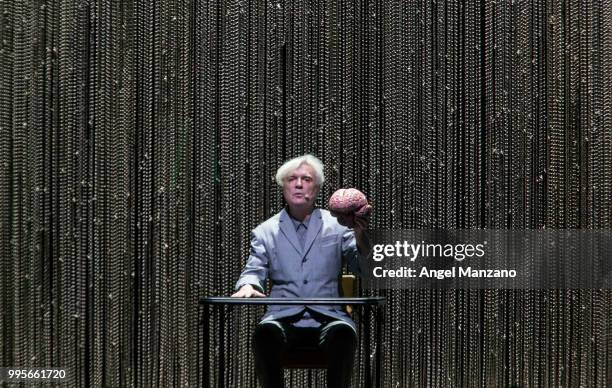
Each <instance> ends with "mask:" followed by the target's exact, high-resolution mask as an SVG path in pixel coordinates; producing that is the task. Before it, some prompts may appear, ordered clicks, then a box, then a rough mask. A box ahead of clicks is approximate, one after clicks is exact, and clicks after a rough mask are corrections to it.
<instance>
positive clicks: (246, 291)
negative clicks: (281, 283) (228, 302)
mask: <svg viewBox="0 0 612 388" xmlns="http://www.w3.org/2000/svg"><path fill="white" fill-rule="evenodd" d="M252 297H258V298H265V297H266V295H265V294H262V293H261V292H259V291H257V290H256V289H255V288H253V286H252V285H250V284H245V285H244V286H242V287H241V288H240V289H239V290H238V291H236V292H235V293H234V294H233V295H232V298H252Z"/></svg>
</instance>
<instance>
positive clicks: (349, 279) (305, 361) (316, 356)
mask: <svg viewBox="0 0 612 388" xmlns="http://www.w3.org/2000/svg"><path fill="white" fill-rule="evenodd" d="M338 285H339V287H338V288H339V290H338V292H339V294H340V296H341V297H346V298H350V297H354V296H355V295H356V294H357V279H356V278H355V275H342V279H340V281H339V282H338ZM345 308H346V312H347V313H348V314H349V315H351V314H352V312H353V308H352V306H345ZM327 361H328V360H327V353H325V352H324V351H322V350H320V349H318V348H317V347H299V348H295V349H291V350H290V351H286V352H284V353H283V354H282V355H281V366H282V367H283V368H287V369H325V368H327Z"/></svg>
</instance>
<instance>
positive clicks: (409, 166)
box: [0, 0, 612, 387]
mask: <svg viewBox="0 0 612 388" xmlns="http://www.w3.org/2000/svg"><path fill="white" fill-rule="evenodd" d="M611 34H612V4H611V3H610V1H608V0H599V1H582V2H581V1H542V0H532V1H516V0H515V1H480V2H476V1H447V2H444V1H384V2H383V1H360V0H356V1H350V0H339V1H316V0H311V1H295V0H293V1H290V0H287V1H250V2H249V1H196V0H192V1H190V0H164V1H113V0H100V1H92V0H89V1H83V0H72V1H69V0H65V1H59V0H55V1H53V0H48V1H41V0H37V1H36V0H35V1H25V0H14V1H11V0H5V1H0V258H1V274H0V280H1V286H0V314H1V315H0V335H1V338H2V339H1V343H2V349H1V354H0V364H1V365H2V366H28V365H30V366H50V365H56V366H65V367H70V368H73V371H74V372H75V373H76V377H75V380H73V382H74V383H75V385H79V386H87V385H95V386H100V385H109V386H118V385H134V386H167V385H176V386H178V385H187V384H189V385H201V384H204V385H206V384H207V383H208V382H206V383H203V382H202V380H201V379H202V372H203V370H204V368H210V369H209V370H210V372H211V376H212V378H213V379H214V378H216V366H217V365H218V364H217V363H218V362H219V357H224V358H225V363H226V365H227V367H228V369H227V374H228V378H229V386H232V387H233V386H238V387H252V386H255V382H254V373H253V367H252V363H253V359H252V356H251V355H250V353H249V350H248V349H249V347H248V343H249V334H250V332H251V330H252V327H253V325H254V324H255V323H256V322H257V318H258V316H259V315H260V314H261V310H257V309H255V310H250V311H246V310H244V311H241V312H236V313H235V315H233V316H232V317H231V319H230V320H229V321H228V322H227V325H226V326H225V328H226V333H225V334H226V341H225V342H226V352H225V353H220V352H218V349H217V348H216V346H217V343H216V336H213V337H212V338H210V341H211V349H212V350H213V353H214V356H213V357H212V358H211V359H210V360H203V359H202V351H201V346H202V337H201V334H202V332H201V329H200V328H199V325H198V304H197V301H198V298H199V297H201V296H204V295H227V294H229V293H230V292H231V290H232V287H233V284H234V282H235V280H236V279H237V277H238V275H239V273H240V270H241V268H242V266H243V265H244V261H245V258H246V254H247V252H248V243H249V231H250V229H252V228H253V227H254V226H256V225H257V224H258V223H260V222H261V221H263V220H264V219H266V218H267V217H268V216H270V215H272V214H274V213H276V212H277V211H278V210H279V209H280V206H281V193H280V191H279V189H278V188H277V186H276V184H275V183H274V180H273V176H274V173H275V170H276V168H277V167H278V166H279V165H280V163H281V162H282V161H283V160H285V159H286V158H289V157H292V156H295V155H297V154H301V153H304V152H312V153H314V154H316V155H318V156H319V157H320V158H321V159H322V160H323V161H324V163H325V165H326V172H327V179H328V181H327V183H326V184H325V186H324V188H323V190H322V194H321V202H322V203H323V204H324V202H325V200H326V199H327V198H328V197H329V194H330V193H331V192H332V191H334V190H335V189H337V188H339V187H348V186H352V187H358V188H360V189H362V190H363V191H364V192H365V193H366V194H367V195H368V197H369V198H370V200H371V202H372V203H373V205H374V207H375V213H374V217H373V219H372V222H371V226H372V227H373V228H385V229H388V228H488V229H522V228H530V229H532V228H533V229H538V228H610V227H611V226H612V225H611V217H612V209H611V202H610V201H611V199H612V180H611V177H612V176H611V175H612V172H611V171H612V133H611V131H612V121H611V120H612V119H611V117H612V116H611V114H610V107H611V102H612V94H611V90H612V75H611V67H612V45H611V41H610V39H611V37H612V36H611ZM380 293H381V294H385V295H386V296H387V298H388V304H387V307H386V309H385V313H384V317H385V323H386V326H385V332H384V338H383V339H382V343H383V347H382V353H383V355H384V369H385V372H384V376H383V378H384V386H385V387H403V386H453V387H454V386H507V385H510V384H517V385H525V386H527V385H543V386H558V385H564V386H578V385H581V386H605V385H606V384H610V382H611V381H612V368H611V367H610V365H611V357H612V345H611V341H610V336H611V334H610V333H611V331H612V323H611V318H610V316H611V315H612V293H611V292H610V291H602V290H583V291H579V290H571V291H568V290H548V291H537V290H533V291H500V290H487V291H479V290H475V291H461V290H459V291H428V290H421V291H388V292H380ZM205 319H208V320H210V323H211V325H217V324H218V321H217V318H216V317H206V318H205ZM366 356H367V355H365V354H363V348H361V349H360V352H359V356H358V359H357V361H356V362H357V363H358V364H359V368H357V369H356V373H355V384H354V385H355V386H361V385H362V378H363V374H364V367H363V366H364V357H366ZM288 375H289V376H290V378H291V379H292V383H291V386H304V385H306V383H307V382H308V381H312V382H313V385H314V386H319V387H321V386H323V379H322V376H323V373H322V372H310V373H308V372H291V373H288Z"/></svg>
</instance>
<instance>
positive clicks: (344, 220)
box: [329, 189, 372, 228]
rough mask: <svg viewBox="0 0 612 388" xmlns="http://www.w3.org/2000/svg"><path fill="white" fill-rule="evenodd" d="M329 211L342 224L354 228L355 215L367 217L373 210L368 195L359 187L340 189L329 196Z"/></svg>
mask: <svg viewBox="0 0 612 388" xmlns="http://www.w3.org/2000/svg"><path fill="white" fill-rule="evenodd" d="M329 211H330V212H331V214H332V215H333V216H334V217H336V218H337V219H338V222H339V223H340V225H344V226H347V227H349V228H352V227H353V226H355V217H363V218H367V217H369V216H370V213H371V212H372V206H370V205H369V204H368V199H367V198H366V196H365V195H364V194H363V193H362V192H361V191H359V190H357V189H339V190H337V191H336V192H335V193H333V194H332V196H331V197H330V198H329Z"/></svg>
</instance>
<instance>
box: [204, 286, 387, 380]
mask: <svg viewBox="0 0 612 388" xmlns="http://www.w3.org/2000/svg"><path fill="white" fill-rule="evenodd" d="M385 301H386V299H385V298H384V297H379V296H377V297H364V298H231V297H218V296H216V297H206V298H202V299H200V305H202V306H203V308H204V314H207V315H209V314H210V309H212V308H215V307H219V308H220V315H219V326H220V327H219V347H220V348H221V349H222V348H223V347H224V337H223V331H224V325H225V308H226V307H228V308H232V307H233V306H236V305H238V306H244V305H251V306H253V305H255V306H268V305H302V306H317V305H319V306H320V305H351V306H363V310H364V314H363V315H364V316H365V317H364V318H365V320H362V322H366V321H367V322H369V320H370V319H371V310H372V308H375V310H376V321H375V322H376V344H377V345H376V359H375V374H374V377H375V379H376V387H377V388H380V384H381V357H380V347H381V346H380V343H381V332H382V323H383V321H382V311H381V309H380V307H381V306H383V305H384V304H385ZM203 321H204V351H203V354H204V356H205V357H206V360H209V359H210V357H209V356H210V349H209V344H208V337H209V334H210V320H207V319H204V320H203ZM364 335H365V344H364V347H365V349H364V351H365V363H366V370H365V380H366V387H368V388H371V387H372V375H371V372H370V366H371V365H370V325H369V324H366V325H364ZM209 381H210V376H209V372H208V368H206V370H205V371H204V373H203V376H202V385H203V386H207V385H208V382H209ZM218 387H219V388H225V364H224V359H223V357H220V359H219V383H218Z"/></svg>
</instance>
